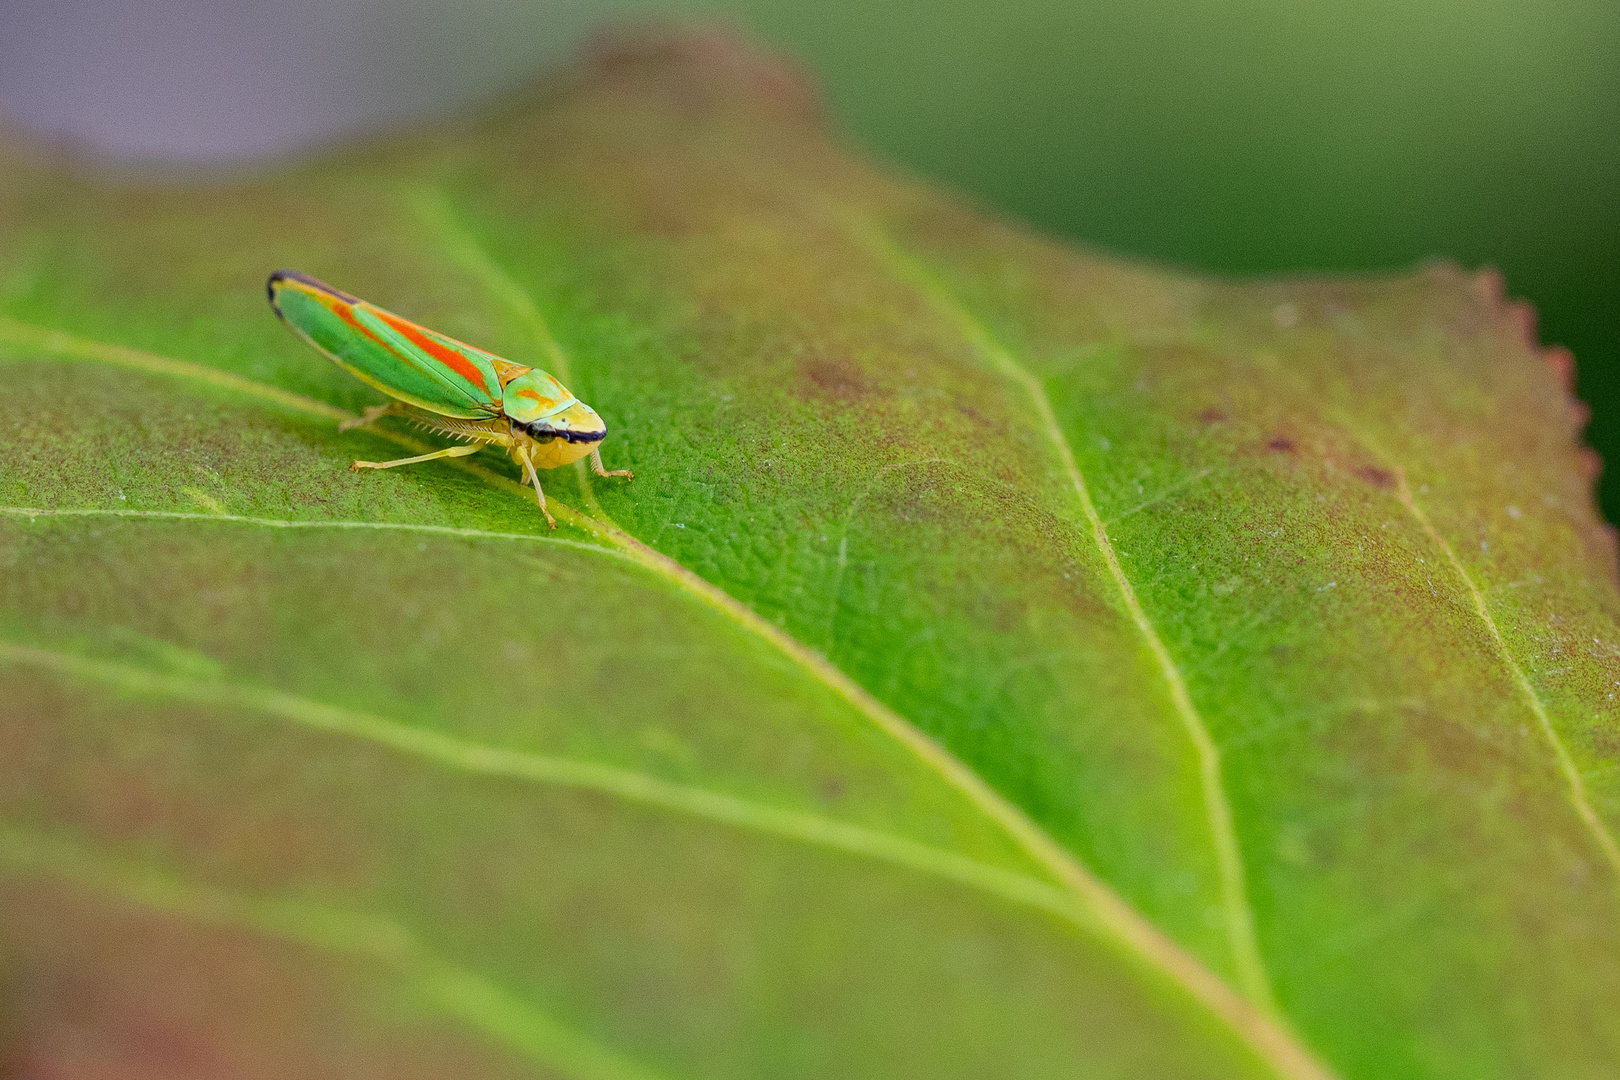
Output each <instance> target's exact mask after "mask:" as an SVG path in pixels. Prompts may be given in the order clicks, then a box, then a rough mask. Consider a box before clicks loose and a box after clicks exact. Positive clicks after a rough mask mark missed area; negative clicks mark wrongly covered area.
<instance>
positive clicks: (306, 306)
mask: <svg viewBox="0 0 1620 1080" xmlns="http://www.w3.org/2000/svg"><path fill="white" fill-rule="evenodd" d="M269 291H270V304H271V306H272V307H274V308H275V310H276V314H278V315H280V316H281V318H282V320H283V321H285V322H286V323H287V324H288V325H290V326H291V327H292V328H293V329H294V330H296V331H298V333H299V334H301V335H302V336H303V337H304V338H306V339H307V340H308V341H309V342H310V344H312V345H314V346H315V347H316V348H317V349H319V350H320V351H321V352H323V353H325V354H326V355H327V356H329V357H330V358H331V359H332V360H334V361H336V362H337V363H338V365H339V366H341V367H343V368H345V369H346V370H348V371H349V372H350V373H351V374H353V375H354V376H355V377H356V378H358V379H360V380H361V381H363V382H366V383H369V384H370V385H372V386H374V387H376V388H377V389H378V390H381V391H382V392H383V393H385V394H387V395H389V396H390V397H394V398H398V399H399V400H401V401H404V402H408V403H409V404H411V405H415V406H417V407H419V408H422V409H426V410H428V411H429V412H435V413H438V414H440V415H441V416H456V417H463V418H468V419H472V418H479V417H487V416H490V415H492V414H494V413H496V412H498V411H499V410H500V400H501V383H500V380H499V378H497V376H496V374H495V364H494V361H495V359H496V357H495V356H494V355H493V354H491V353H487V352H484V351H483V350H482V349H475V348H473V347H472V346H471V345H467V344H464V343H462V342H459V341H456V340H455V339H454V338H449V337H445V336H444V335H443V334H439V333H436V332H434V331H432V330H429V329H427V328H426V327H423V326H418V325H417V324H416V323H413V322H411V321H410V320H409V319H402V318H400V317H399V316H398V315H395V314H393V313H392V312H389V311H384V310H383V309H382V308H379V307H377V306H375V305H373V304H368V303H366V302H365V301H364V300H361V299H358V298H357V297H353V296H350V295H349V294H348V293H345V292H341V291H339V290H337V289H334V288H332V287H331V286H330V285H327V284H326V283H325V282H322V281H318V280H316V279H315V278H312V277H309V276H308V275H305V274H300V273H297V272H295V271H289V270H278V271H277V272H276V273H274V274H272V275H271V276H270V285H269Z"/></svg>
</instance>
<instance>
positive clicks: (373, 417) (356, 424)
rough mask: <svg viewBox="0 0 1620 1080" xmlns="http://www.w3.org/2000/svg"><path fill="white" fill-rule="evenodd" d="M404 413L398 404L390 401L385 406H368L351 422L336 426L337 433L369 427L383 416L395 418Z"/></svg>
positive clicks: (347, 421) (346, 421)
mask: <svg viewBox="0 0 1620 1080" xmlns="http://www.w3.org/2000/svg"><path fill="white" fill-rule="evenodd" d="M402 412H404V410H403V409H401V408H400V407H399V402H397V401H390V402H389V403H388V404H386V405H370V406H367V407H366V408H364V409H361V410H360V415H359V416H357V417H355V418H354V419H352V420H345V421H343V423H341V424H339V425H338V430H339V431H352V430H354V429H355V428H363V427H370V426H371V425H372V424H375V423H376V422H377V421H378V420H381V419H382V418H383V417H385V416H397V415H399V414H400V413H402Z"/></svg>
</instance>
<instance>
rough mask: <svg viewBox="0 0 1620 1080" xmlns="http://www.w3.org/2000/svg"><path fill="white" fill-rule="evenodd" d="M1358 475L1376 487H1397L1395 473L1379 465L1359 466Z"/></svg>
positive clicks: (1386, 488)
mask: <svg viewBox="0 0 1620 1080" xmlns="http://www.w3.org/2000/svg"><path fill="white" fill-rule="evenodd" d="M1356 475H1357V476H1359V477H1361V478H1362V479H1363V480H1365V481H1367V483H1369V484H1371V485H1373V486H1374V487H1381V488H1383V489H1384V490H1386V491H1389V490H1392V489H1393V488H1394V487H1395V474H1394V473H1392V472H1390V471H1389V470H1388V469H1385V468H1381V467H1379V466H1377V465H1360V466H1357V468H1356Z"/></svg>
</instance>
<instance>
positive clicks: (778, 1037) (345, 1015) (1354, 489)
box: [0, 36, 1620, 1080]
mask: <svg viewBox="0 0 1620 1080" xmlns="http://www.w3.org/2000/svg"><path fill="white" fill-rule="evenodd" d="M278 266H292V267H297V268H300V269H303V270H305V271H307V272H309V273H313V274H316V275H318V276H319V277H321V278H323V279H326V280H328V281H331V282H333V283H334V284H336V285H338V286H339V287H341V288H343V289H345V290H348V291H351V292H353V293H355V294H356V295H359V296H363V297H365V298H367V299H369V300H372V301H373V302H375V303H378V304H380V305H382V306H384V307H387V308H389V309H391V310H394V311H398V312H400V313H402V314H404V315H406V316H408V317H410V318H412V319H414V320H417V321H420V322H422V323H424V324H425V325H428V326H431V327H433V328H435V329H437V330H440V331H443V332H444V333H447V334H450V335H452V336H454V337H456V338H459V339H462V340H466V341H470V342H473V343H475V344H477V345H479V346H481V347H485V348H489V349H491V350H493V351H495V352H497V353H499V354H501V355H503V356H506V357H508V358H510V359H512V360H514V361H517V362H520V363H528V364H534V365H536V366H540V367H544V368H546V369H548V370H550V371H552V372H554V373H555V374H557V375H558V376H559V377H560V378H562V380H563V381H564V382H565V383H567V384H568V385H569V386H570V387H571V388H572V389H573V390H574V391H575V392H576V393H577V394H578V395H579V396H580V397H581V399H582V400H585V401H587V402H589V403H590V404H592V405H593V406H594V407H595V408H596V409H597V410H598V411H599V412H601V413H602V415H603V416H604V417H605V419H606V420H607V423H608V425H609V429H610V435H609V439H608V441H607V443H606V444H605V445H604V456H605V457H606V459H607V462H608V466H609V467H610V468H621V467H631V468H634V469H635V471H636V473H637V479H636V480H635V482H634V483H633V484H630V485H623V484H620V483H618V482H617V481H606V482H604V481H601V480H592V479H591V478H589V477H588V476H587V474H586V473H585V472H584V470H583V469H581V470H577V471H576V470H571V469H570V470H560V471H557V472H553V473H549V474H547V475H546V483H547V489H548V493H549V494H550V496H551V497H552V499H553V500H554V504H561V506H562V509H561V510H560V511H558V516H559V518H560V519H561V521H562V523H563V526H564V527H563V528H562V529H561V530H559V531H558V532H557V533H555V534H552V533H550V532H549V531H547V530H545V529H544V528H543V524H544V523H543V520H542V519H541V518H540V516H539V515H538V513H537V512H536V509H535V507H534V505H533V503H532V501H530V500H529V497H528V496H527V495H526V493H525V489H524V488H523V487H522V486H521V484H520V483H519V480H520V478H519V477H518V475H517V473H516V471H515V469H513V468H512V467H511V466H510V465H509V463H505V462H503V461H501V460H498V459H497V458H496V457H495V456H494V455H493V454H484V455H480V457H479V458H477V459H474V460H473V463H471V464H465V463H464V464H463V465H461V466H460V467H458V466H457V465H456V464H451V463H434V464H430V465H423V466H418V467H413V468H409V469H402V470H397V471H391V472H387V473H374V474H368V475H363V476H356V475H353V474H351V473H350V472H349V471H348V470H347V468H346V466H347V465H348V463H349V462H350V461H351V460H353V459H355V458H364V459H369V460H385V459H387V458H390V457H396V456H401V455H402V454H404V453H407V452H409V453H415V452H420V450H421V449H423V448H425V447H427V446H428V445H430V443H428V442H424V441H423V440H422V439H419V438H418V437H417V436H416V435H414V434H412V433H411V431H410V429H409V428H407V427H404V426H397V427H395V426H391V425H395V424H398V421H385V422H383V423H382V424H381V425H379V426H378V427H377V428H376V429H375V430H372V431H361V432H350V433H347V434H339V433H338V432H337V430H336V426H337V421H339V420H341V419H343V418H345V417H347V416H350V415H353V414H355V413H357V412H358V411H359V409H361V408H362V407H364V406H366V405H369V404H373V403H374V402H375V401H376V400H377V395H376V394H375V392H373V391H371V390H370V389H368V388H367V387H365V386H364V385H362V384H360V383H359V382H357V381H355V380H353V379H351V378H349V377H348V376H347V375H345V374H344V373H343V372H342V371H341V370H339V369H338V368H337V367H335V366H334V365H332V364H330V363H327V362H326V361H324V360H322V359H321V358H320V357H319V356H317V355H316V354H314V353H313V352H312V351H310V350H308V349H306V348H304V347H303V346H302V345H300V344H299V343H298V342H297V341H295V340H294V339H292V338H291V337H290V336H289V335H288V334H286V332H285V331H284V329H283V328H282V327H280V326H279V325H277V323H276V321H275V320H274V319H273V318H272V317H271V316H270V314H269V312H268V310H267V309H266V306H265V303H264V298H263V279H264V277H265V275H266V273H267V272H268V270H269V269H271V268H274V267H278ZM1527 323H1528V320H1527V317H1526V314H1525V312H1524V311H1523V309H1521V308H1520V307H1518V306H1516V305H1514V304H1511V303H1508V302H1506V301H1504V300H1503V299H1502V297H1501V296H1500V292H1499V287H1498V285H1497V283H1496V282H1495V280H1494V279H1493V278H1492V277H1491V276H1489V275H1470V274H1465V273H1462V272H1460V271H1457V270H1454V269H1451V268H1447V267H1440V266H1437V267H1429V268H1424V269H1421V270H1419V271H1416V272H1413V273H1410V274H1406V275H1404V276H1399V277H1394V278H1387V279H1364V280H1337V281H1325V282H1323V281H1318V282H1310V281H1300V282H1274V283H1256V284H1238V283H1229V282H1220V281H1209V280H1204V279H1200V278H1197V277H1194V276H1191V275H1188V274H1184V273H1179V272H1175V271H1169V270H1164V269H1158V268H1152V267H1143V266H1135V265H1129V264H1124V263H1120V262H1117V261H1114V260H1110V259H1105V258H1101V257H1098V256H1095V255H1091V254H1087V253H1083V252H1076V251H1074V250H1071V249H1066V248H1062V247H1058V246H1055V245H1052V244H1050V243H1048V242H1046V241H1044V240H1041V239H1039V238H1036V237H1032V236H1030V235H1027V234H1025V233H1022V232H1020V231H1018V230H1016V229H1012V228H1009V227H1007V226H1005V225H1002V224H998V223H995V222H993V221H987V220H986V219H985V218H983V217H982V216H980V215H979V214H977V213H976V212H974V211H973V210H971V209H966V208H964V207H962V206H961V205H960V203H959V202H957V201H955V200H953V199H952V198H950V197H948V196H946V195H944V194H941V193H940V192H937V191H934V190H932V189H930V188H928V187H926V186H924V185H921V184H918V183H916V182H915V181H911V180H907V179H898V178H895V177H893V176H890V175H888V174H885V173H883V172H881V171H877V170H874V169H873V168H871V167H870V166H868V165H865V164H863V163H860V162H858V161H855V160H853V159H851V158H850V157H849V156H848V155H847V154H846V153H845V152H844V151H842V150H841V149H840V148H839V147H838V145H837V144H836V142H834V141H833V140H831V139H830V138H829V137H828V136H827V135H826V133H825V132H824V131H823V129H822V127H821V126H820V124H819V123H818V122H817V120H816V119H815V116H814V110H813V106H812V105H811V104H810V102H809V99H808V97H807V96H806V94H805V93H804V91H803V89H802V87H801V85H800V84H799V83H798V82H797V81H796V80H795V79H794V77H793V76H791V74H789V73H787V72H785V71H784V70H783V69H782V68H781V67H779V66H778V65H777V64H776V63H775V62H773V61H770V60H768V59H764V58H760V57H757V56H755V55H753V54H752V53H751V52H750V51H749V50H748V49H747V48H746V47H743V46H739V45H737V44H735V43H732V42H729V41H725V40H722V39H719V38H714V37H704V36H696V37H684V38H681V37H677V38H670V39H663V38H636V39H630V40H627V41H625V42H621V43H620V44H619V45H617V46H615V47H612V48H609V49H607V50H605V51H603V52H602V53H600V54H599V55H597V56H596V57H595V58H594V60H592V61H591V62H590V63H587V64H585V65H582V66H581V67H580V68H579V69H577V70H576V71H575V72H574V74H573V76H572V77H571V78H570V79H568V80H564V81H563V82H562V83H560V84H559V85H557V86H555V87H553V88H551V89H549V90H547V91H546V92H544V93H541V94H538V95H535V96H533V97H531V98H529V99H526V100H524V101H520V102H516V103H514V104H513V105H512V106H511V107H510V108H508V109H507V110H506V111H504V112H502V113H500V114H498V115H493V116H489V117H486V118H485V119H483V120H481V121H479V122H477V123H469V124H463V125H459V126H456V127H452V128H447V129H443V130H439V131H433V132H425V133H422V134H419V135H417V136H414V137H412V138H409V139H406V140H403V141H396V142H391V143H385V144H379V145H376V146H372V147H368V148H363V149H361V150H358V151H355V152H352V153H349V154H347V155H344V156H341V157H337V158H334V159H332V160H328V161H325V162H322V163H318V164H315V165H311V166H308V167H305V168H301V169H298V170H295V171H290V172H286V173H282V174H279V175H276V176H274V177H269V178H264V179H260V180H253V181H242V182H235V183H231V184H213V185H208V186H183V185H175V186H161V185H150V184H148V185H135V184H131V183H110V182H105V181H101V180H97V179H94V178H91V177H88V176H86V175H84V174H82V173H76V172H73V171H71V170H66V169H57V168H53V167H51V166H49V165H42V164H40V163H38V162H37V161H34V162H30V161H28V160H26V159H25V158H24V157H23V156H20V155H13V156H12V158H11V159H10V160H9V162H8V163H7V164H5V166H4V168H3V172H0V386H3V387H4V394H3V395H0V431H3V432H4V435H3V439H4V443H3V445H4V448H5V449H4V453H3V455H0V504H3V505H0V568H3V571H0V681H3V683H4V698H3V703H0V755H3V756H4V759H5V760H6V761H7V762H8V768H7V769H5V770H4V772H3V774H0V911H3V912H4V915H5V917H4V921H3V925H4V930H3V932H0V935H3V936H0V950H3V951H0V956H3V957H4V960H3V962H0V963H3V966H0V993H3V995H4V996H3V997H0V1017H3V1018H4V1025H3V1026H0V1039H3V1040H4V1043H3V1045H4V1046H5V1047H6V1050H7V1053H8V1054H9V1059H8V1060H10V1061H14V1062H16V1063H17V1068H18V1071H19V1072H20V1073H22V1074H24V1075H35V1074H37V1075H50V1076H65V1077H80V1076H83V1077H88V1076H118V1077H130V1078H138V1077H147V1076H158V1075H162V1076H197V1077H202V1076H217V1075H221V1074H231V1075H240V1076H251V1077H257V1076H266V1077H269V1076H278V1077H279V1076H287V1075H309V1076H327V1075H339V1074H342V1075H345V1076H358V1077H364V1076H372V1075H377V1076H384V1075H386V1076H407V1077H409V1076H417V1075H420V1076H423V1077H427V1076H441V1075H447V1074H448V1075H457V1076H468V1077H474V1076H476V1077H484V1076H488V1077H507V1076H536V1075H540V1076H558V1077H576V1078H586V1080H597V1078H601V1080H619V1078H632V1077H635V1078H641V1077H667V1078H678V1077H681V1078H699V1077H716V1078H719V1077H753V1076H771V1077H800V1076H802V1077H822V1076H851V1077H854V1076H870V1077H893V1078H898V1077H911V1076H916V1077H964V1078H965V1077H984V1076H1003V1077H1047V1076H1050V1077H1073V1076H1176V1077H1211V1078H1236V1077H1287V1078H1292V1080H1304V1078H1322V1077H1329V1076H1339V1077H1345V1078H1352V1077H1355V1078H1360V1077H1366V1078H1372V1077H1414V1078H1419V1077H1422V1078H1429V1077H1433V1078H1441V1077H1496V1076H1500V1077H1526V1076H1543V1077H1598V1076H1603V1075H1608V1074H1609V1072H1610V1071H1611V1070H1612V1069H1613V1067H1614V1066H1615V1063H1616V1062H1617V1061H1620V1008H1617V1006H1620V975H1617V974H1616V973H1617V972H1620V849H1617V847H1616V843H1615V835H1616V832H1617V830H1620V770H1617V769H1616V763H1617V760H1620V728H1617V720H1616V712H1615V706H1614V702H1615V697H1614V694H1615V692H1616V688H1617V687H1620V631H1617V628H1616V625H1615V619H1616V616H1617V614H1620V592H1617V590H1616V585H1615V580H1614V573H1613V566H1614V551H1613V545H1612V542H1611V539H1610V535H1609V533H1608V531H1607V529H1606V528H1605V527H1604V526H1603V525H1602V524H1601V522H1600V521H1599V520H1598V519H1597V517H1596V516H1595V514H1594V511H1593V508H1592V500H1591V491H1590V487H1591V475H1592V470H1591V468H1590V465H1589V462H1588V455H1587V454H1586V453H1585V452H1584V451H1583V450H1582V449H1581V448H1580V445H1579V439H1578V428H1579V424H1580V421H1581V418H1580V416H1579V414H1578V409H1577V407H1576V406H1575V405H1574V404H1572V402H1571V401H1570V400H1569V398H1568V392H1567V382H1568V378H1567V375H1568V372H1567V366H1568V365H1567V358H1565V357H1563V356H1561V355H1560V354H1556V353H1542V352H1540V351H1539V350H1538V349H1537V348H1536V347H1535V345H1534V344H1533V341H1532V340H1531V335H1530V333H1529V328H1528V325H1527ZM1561 376H1562V377H1561ZM402 448H410V449H402Z"/></svg>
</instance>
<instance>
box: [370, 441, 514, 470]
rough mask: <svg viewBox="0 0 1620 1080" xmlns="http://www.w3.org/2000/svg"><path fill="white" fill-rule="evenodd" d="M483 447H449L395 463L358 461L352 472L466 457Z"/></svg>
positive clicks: (394, 461)
mask: <svg viewBox="0 0 1620 1080" xmlns="http://www.w3.org/2000/svg"><path fill="white" fill-rule="evenodd" d="M482 449H483V447H482V446H480V445H478V444H477V443H473V444H472V445H470V446H447V447H445V448H444V449H443V450H435V451H433V453H431V454H417V455H416V456H415V457H406V458H396V459H395V460H393V461H356V462H355V463H354V464H353V465H350V466H349V471H350V472H355V473H357V472H359V471H360V470H361V469H394V468H398V467H399V466H401V465H415V464H416V463H417V462H419V461H432V460H434V459H435V458H457V457H466V456H467V455H468V454H476V453H478V451H480V450H482Z"/></svg>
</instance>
